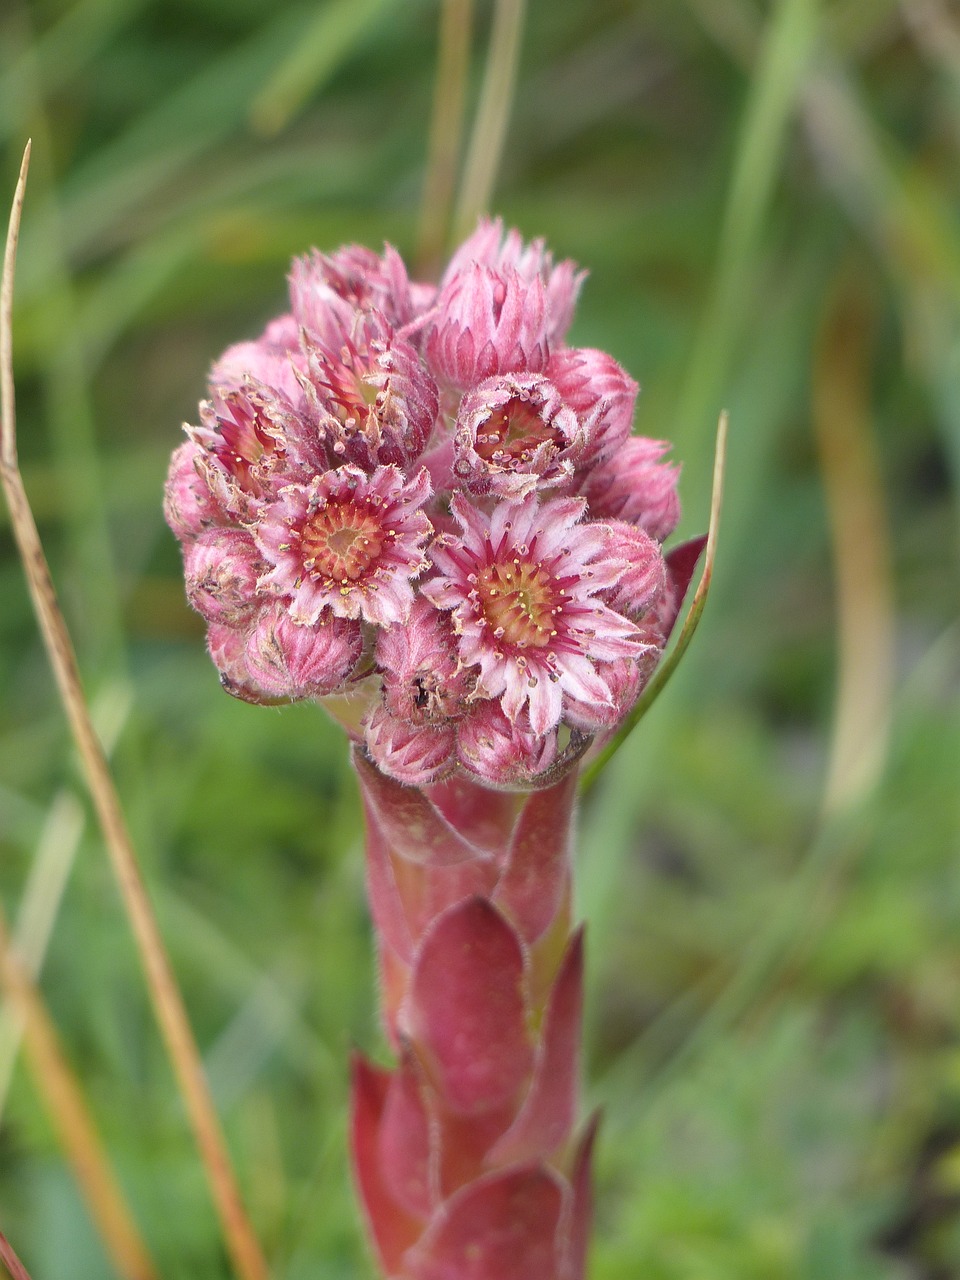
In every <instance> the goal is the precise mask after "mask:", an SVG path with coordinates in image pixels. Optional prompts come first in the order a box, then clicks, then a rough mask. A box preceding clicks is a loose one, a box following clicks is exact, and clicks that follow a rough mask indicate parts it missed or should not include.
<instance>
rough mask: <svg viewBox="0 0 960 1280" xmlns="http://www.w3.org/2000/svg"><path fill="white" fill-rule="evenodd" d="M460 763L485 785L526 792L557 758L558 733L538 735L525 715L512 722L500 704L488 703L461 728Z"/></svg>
mask: <svg viewBox="0 0 960 1280" xmlns="http://www.w3.org/2000/svg"><path fill="white" fill-rule="evenodd" d="M457 751H458V754H459V756H460V763H461V764H462V765H463V767H464V768H465V769H466V770H467V771H468V772H469V773H473V774H476V775H477V777H478V778H481V779H482V780H483V781H484V782H485V783H487V784H488V785H490V786H494V787H503V788H507V789H512V788H522V787H525V786H529V784H530V783H531V782H532V781H533V780H534V779H535V778H538V777H539V776H540V775H541V774H543V773H545V772H546V771H547V770H548V769H549V768H550V766H551V765H552V764H553V762H554V761H555V760H556V758H557V732H556V730H555V729H551V730H549V731H548V732H547V733H544V734H538V733H534V731H533V729H532V728H531V727H530V717H529V716H528V715H527V714H526V713H524V714H523V715H521V716H518V717H517V719H516V720H513V721H511V720H508V719H507V717H506V716H505V715H504V714H503V710H502V708H501V706H500V703H499V702H497V701H494V700H487V699H484V701H482V702H478V703H477V704H476V705H475V707H474V708H473V710H472V711H471V712H470V714H469V715H468V716H466V717H465V718H464V719H463V720H461V721H460V723H459V724H458V725H457Z"/></svg>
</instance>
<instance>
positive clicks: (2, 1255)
mask: <svg viewBox="0 0 960 1280" xmlns="http://www.w3.org/2000/svg"><path fill="white" fill-rule="evenodd" d="M0 1262H2V1263H3V1265H4V1266H5V1267H6V1269H7V1271H8V1273H9V1275H10V1280H30V1272H29V1271H28V1270H27V1268H26V1267H25V1266H24V1265H23V1263H22V1262H21V1261H20V1259H19V1258H18V1257H17V1255H16V1253H15V1252H14V1249H13V1245H12V1244H11V1243H10V1241H9V1240H8V1239H7V1237H6V1236H5V1235H4V1234H3V1232H2V1231H0Z"/></svg>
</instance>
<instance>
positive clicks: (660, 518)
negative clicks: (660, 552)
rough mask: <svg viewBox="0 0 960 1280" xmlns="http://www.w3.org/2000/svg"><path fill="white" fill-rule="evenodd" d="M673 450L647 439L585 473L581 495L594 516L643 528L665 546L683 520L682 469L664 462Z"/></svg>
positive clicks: (631, 442)
mask: <svg viewBox="0 0 960 1280" xmlns="http://www.w3.org/2000/svg"><path fill="white" fill-rule="evenodd" d="M669 448H670V446H669V445H668V444H667V443H665V442H664V441H663V440H649V439H647V438H646V437H645V436H631V437H630V438H629V439H628V440H625V441H624V442H623V444H622V445H621V446H620V448H619V449H617V450H616V452H615V453H614V454H613V455H612V456H611V457H610V458H609V459H608V460H607V461H606V462H604V463H602V464H601V465H600V466H599V467H596V468H595V469H594V470H593V471H589V472H587V473H585V476H584V480H583V484H582V485H581V488H580V492H581V493H582V494H583V495H584V497H586V498H587V499H588V501H589V503H590V510H591V512H592V513H593V514H594V515H595V516H598V517H600V518H601V519H613V520H626V521H627V522H628V523H629V524H636V525H639V526H640V528H641V529H645V530H646V531H647V533H649V534H650V536H651V537H652V538H656V539H657V541H658V542H663V540H664V539H665V538H667V537H669V535H670V534H671V533H672V532H673V530H674V529H675V528H676V526H677V521H678V520H679V519H680V500H679V498H678V497H677V478H678V476H679V468H677V467H675V466H673V465H672V464H670V463H667V462H661V458H662V457H663V455H664V454H665V453H666V452H667V450H668V449H669Z"/></svg>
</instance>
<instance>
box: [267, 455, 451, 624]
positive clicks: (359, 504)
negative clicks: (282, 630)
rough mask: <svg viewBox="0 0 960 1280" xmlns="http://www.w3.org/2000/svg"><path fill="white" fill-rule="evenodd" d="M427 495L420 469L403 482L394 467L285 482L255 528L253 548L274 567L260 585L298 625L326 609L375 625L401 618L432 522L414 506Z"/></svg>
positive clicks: (340, 471) (427, 483) (421, 563)
mask: <svg viewBox="0 0 960 1280" xmlns="http://www.w3.org/2000/svg"><path fill="white" fill-rule="evenodd" d="M429 495H430V481H429V478H428V476H427V473H426V471H425V470H423V469H421V470H420V471H419V472H418V473H417V475H416V476H414V478H413V479H412V480H409V481H406V480H405V479H404V476H403V474H402V473H401V471H400V470H399V469H398V468H397V467H392V466H391V467H378V468H377V469H376V470H375V471H374V473H373V474H372V475H370V476H368V475H366V474H365V473H364V472H362V471H361V470H360V469H359V467H353V466H345V467H338V468H337V469H336V470H335V471H325V472H324V473H323V474H322V475H319V476H317V477H316V478H315V479H314V480H313V481H311V483H310V484H306V485H304V484H291V485H287V486H286V487H285V488H284V489H282V490H281V491H280V495H279V499H278V501H277V502H275V503H273V504H272V505H271V506H270V507H269V508H268V509H267V511H266V512H265V514H264V516H263V518H262V519H261V521H260V523H259V525H258V526H257V530H256V541H257V545H258V546H259V548H260V550H261V552H262V553H263V555H264V557H265V559H266V560H267V561H268V562H269V563H270V564H272V565H273V568H272V569H271V570H270V571H269V573H266V574H265V575H264V576H263V578H262V579H261V582H260V586H261V588H262V589H264V590H267V591H271V592H274V593H275V594H277V595H279V596H281V597H283V598H284V600H285V601H286V602H287V608H288V610H289V612H290V616H291V618H292V619H293V621H294V622H297V623H299V624H301V625H303V626H312V625H313V624H314V623H315V622H316V621H317V620H318V619H319V617H320V614H321V613H322V612H323V610H324V609H330V610H331V611H332V612H333V613H335V614H337V615H338V616H339V617H341V618H362V619H363V620H364V621H366V622H372V623H377V624H379V625H380V626H389V625H390V624H391V623H393V622H402V621H404V620H405V619H406V618H407V616H408V615H409V613H410V607H411V605H412V604H413V580H414V579H415V578H416V577H417V576H418V575H419V574H420V573H421V572H422V570H423V569H425V568H426V565H427V562H426V560H425V559H424V556H423V548H424V544H425V543H426V540H427V538H428V537H429V535H430V532H431V525H430V521H429V520H428V519H427V517H426V516H425V515H424V514H423V512H422V511H421V510H420V507H421V506H422V505H423V503H424V502H425V501H426V499H427V498H428V497H429Z"/></svg>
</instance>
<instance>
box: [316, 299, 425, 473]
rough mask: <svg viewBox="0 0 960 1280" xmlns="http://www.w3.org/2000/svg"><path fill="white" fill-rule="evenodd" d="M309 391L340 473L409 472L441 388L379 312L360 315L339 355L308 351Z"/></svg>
mask: <svg viewBox="0 0 960 1280" xmlns="http://www.w3.org/2000/svg"><path fill="white" fill-rule="evenodd" d="M302 385H303V394H304V397H305V399H306V404H307V413H308V416H310V417H311V418H312V419H313V420H314V421H315V422H316V424H317V432H318V435H319V436H320V438H321V439H322V440H323V443H324V446H325V448H326V450H327V453H328V456H329V459H330V462H331V464H332V465H334V466H336V465H337V464H338V463H342V462H352V463H355V464H356V465H357V466H359V467H362V468H363V469H364V470H366V471H370V470H373V468H374V467H376V466H378V465H387V464H390V463H392V464H394V465H396V466H400V467H408V466H410V464H411V463H413V462H414V461H416V459H417V458H418V457H419V456H420V454H421V453H422V452H423V448H424V445H425V444H426V442H427V440H428V439H429V437H430V433H431V432H432V431H433V428H434V424H435V423H436V420H437V413H438V410H439V392H438V390H437V384H436V383H435V382H434V380H433V378H431V376H430V374H429V373H428V372H427V371H426V369H424V368H423V366H422V364H421V363H420V358H419V356H418V355H417V353H416V351H415V350H414V349H413V347H412V346H411V345H410V344H409V343H408V342H404V341H403V340H402V339H400V338H398V337H396V336H395V335H394V333H393V331H392V330H391V329H390V328H389V327H388V326H387V325H386V322H385V321H384V320H383V318H382V316H379V315H378V314H377V313H375V312H370V313H366V314H362V313H359V312H358V313H357V316H356V324H355V325H354V327H353V330H352V333H351V336H350V337H349V338H344V341H343V343H342V345H341V347H340V349H339V351H338V352H337V353H336V354H331V353H330V352H328V351H327V350H326V349H325V348H324V347H322V346H314V345H311V344H309V343H308V344H307V374H306V377H305V378H304V379H303V384H302Z"/></svg>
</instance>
